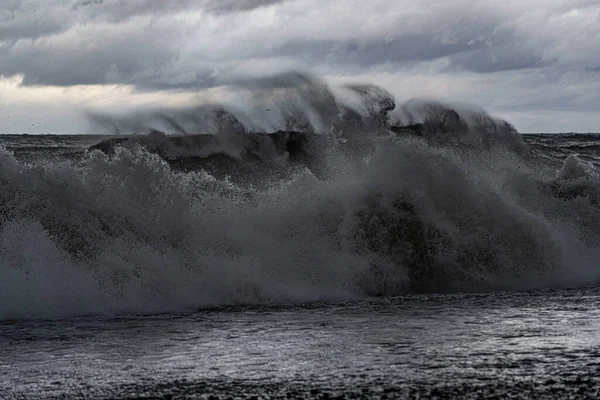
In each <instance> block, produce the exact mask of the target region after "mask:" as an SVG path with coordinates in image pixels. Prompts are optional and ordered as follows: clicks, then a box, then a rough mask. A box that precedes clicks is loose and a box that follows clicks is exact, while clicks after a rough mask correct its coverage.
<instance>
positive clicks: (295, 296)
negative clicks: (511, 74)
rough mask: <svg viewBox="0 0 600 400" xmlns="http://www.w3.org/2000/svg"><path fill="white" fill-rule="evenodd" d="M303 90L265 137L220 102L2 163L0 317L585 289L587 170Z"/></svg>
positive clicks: (477, 127)
mask: <svg viewBox="0 0 600 400" xmlns="http://www.w3.org/2000/svg"><path fill="white" fill-rule="evenodd" d="M295 79H300V78H298V77H296V78H295ZM307 82H308V83H307ZM302 85H307V86H306V87H305V86H302ZM280 86H282V85H280ZM300 86H302V88H303V89H301V90H300V89H298V87H297V86H291V87H287V86H286V88H285V89H286V90H291V91H292V93H293V95H292V98H293V102H292V103H293V104H294V106H293V107H292V106H289V107H288V106H286V107H288V108H286V110H287V111H286V112H287V114H286V113H285V112H283V111H281V115H280V116H279V117H278V118H279V119H278V120H277V121H279V122H282V121H284V122H285V121H287V122H285V123H283V122H282V124H280V125H278V123H279V122H278V123H275V122H273V124H271V125H268V126H267V125H264V126H262V128H264V129H258V128H260V126H259V125H260V124H259V122H257V121H260V118H258V117H255V116H253V117H252V118H250V117H248V115H251V113H246V114H245V115H246V117H247V118H246V119H244V118H242V117H241V116H240V115H241V114H240V113H236V112H233V111H228V110H226V107H221V108H219V109H218V112H217V111H214V110H212V111H211V112H210V113H208V114H207V113H200V114H194V113H192V112H191V110H184V111H179V112H172V114H171V115H169V116H167V117H166V118H165V115H166V114H164V113H163V114H160V115H159V114H153V113H149V114H144V115H142V116H140V115H136V116H133V117H129V119H128V118H124V117H122V118H121V119H118V118H115V119H111V118H112V117H110V116H106V115H105V116H98V115H96V116H95V119H96V120H97V121H103V123H104V124H111V125H112V126H113V128H114V127H117V128H118V129H119V130H120V131H121V132H122V131H123V130H125V129H124V127H129V128H131V127H134V128H135V130H140V129H141V130H143V131H145V132H150V131H152V130H155V131H153V132H152V133H151V134H149V135H138V136H128V137H117V138H112V139H107V140H106V141H103V142H101V143H99V144H97V145H95V146H92V147H91V148H90V149H88V150H85V151H82V152H81V153H78V154H75V155H73V154H70V155H69V157H63V158H60V157H59V158H56V157H55V158H39V157H38V158H27V157H24V158H23V157H18V156H17V155H16V154H14V153H13V152H11V151H9V150H6V149H4V150H2V151H0V185H1V186H2V191H1V192H0V319H2V318H3V319H7V318H17V319H18V318H54V317H65V316H75V315H90V314H93V315H97V314H101V315H112V314H118V313H156V312H171V311H191V310H197V309H199V308H203V307H212V306H228V305H237V304H262V303H297V302H314V301H339V300H348V299H357V298H362V297H366V296H395V295H403V294H409V293H430V292H453V291H485V290H505V289H531V288H538V287H549V286H558V285H587V284H594V283H595V282H596V281H597V278H598V261H597V260H598V259H599V258H598V256H599V255H600V254H599V252H598V248H599V247H598V244H599V243H600V228H599V227H600V208H599V202H598V199H599V198H600V197H599V196H600V185H599V181H598V178H597V175H596V172H595V169H594V166H592V165H589V164H587V163H585V162H583V161H581V160H579V159H578V158H577V157H575V156H572V157H569V158H568V159H567V160H566V161H565V163H564V165H563V166H562V168H561V169H560V171H557V170H556V169H551V168H547V167H544V166H543V165H542V163H541V161H540V160H539V159H538V158H536V157H535V155H533V154H532V153H530V152H529V150H528V149H527V147H526V146H525V144H524V143H523V141H522V139H521V137H520V136H519V135H518V134H517V133H516V131H514V128H512V127H511V126H510V125H509V124H507V123H505V122H503V121H498V120H495V119H493V118H491V117H489V116H487V114H485V113H483V112H478V113H475V114H472V115H467V114H468V113H467V114H464V113H463V114H461V113H460V112H457V111H454V110H452V109H450V108H448V107H447V106H441V105H440V104H435V103H421V104H420V105H419V106H418V107H417V108H415V105H414V104H412V105H410V107H405V108H404V109H402V106H401V107H400V110H401V114H402V115H404V118H405V119H404V120H399V119H396V120H394V118H393V115H392V117H390V115H388V114H389V113H390V111H392V110H393V108H394V107H393V99H391V97H389V96H387V95H385V91H383V90H381V89H378V88H375V87H370V86H364V87H353V88H350V89H348V90H351V91H353V93H354V95H355V96H356V97H355V99H354V103H353V104H354V105H352V106H351V105H349V104H351V103H352V102H351V101H350V100H348V101H347V103H346V105H344V104H342V101H341V100H339V99H338V98H337V97H336V96H337V95H334V94H333V92H332V90H330V89H328V88H327V87H326V86H324V85H323V84H321V83H318V84H317V83H315V82H313V81H310V80H308V81H305V80H300ZM315 88H316V89H315ZM279 89H280V88H277V90H279ZM265 90H266V89H265V88H261V93H262V94H261V95H263V96H266V94H265V93H266V92H264V91H265ZM315 90H316V91H317V92H318V93H320V94H319V95H318V96H316V97H311V96H313V91H315ZM298 93H300V94H298ZM288 94H289V93H288ZM272 95H273V96H275V97H277V96H279V95H280V93H276V94H272ZM267 97H269V96H267ZM269 98H271V97H269ZM356 99H359V100H356ZM365 99H368V101H367V100H365ZM253 101H255V100H253ZM262 101H263V102H265V101H266V100H264V99H263V100H262ZM369 102H371V103H372V104H371V106H369V105H368V104H369ZM359 103H360V104H362V106H360V107H359V106H357V104H359ZM253 104H256V103H253ZM261 104H262V103H261ZM280 104H283V103H280ZM361 107H362V108H361ZM284 108H285V107H284ZM416 109H418V110H419V111H415V110H416ZM290 110H292V111H293V112H290ZM203 112H204V111H203ZM278 113H279V111H278ZM319 113H320V114H319ZM473 113H474V112H473ZM194 115H195V116H194ZM207 115H208V116H209V117H207ZM191 116H194V117H191ZM223 118H225V119H226V120H227V121H228V125H227V126H226V127H224V126H223V125H220V126H219V125H218V124H220V123H222V122H223ZM133 120H135V121H136V123H135V124H134V123H132V121H133ZM199 121H202V123H207V124H208V125H202V124H200V122H199ZM207 121H209V122H210V123H208V122H207ZM277 121H276V122H277ZM290 121H294V123H299V125H293V124H292V123H291V122H290ZM299 121H300V122H299ZM211 124H212V125H211ZM215 124H216V125H215ZM165 125H168V126H166V127H165ZM169 126H170V127H171V131H169V129H168V127H169ZM211 126H212V127H213V128H215V127H216V128H215V131H213V132H211V133H212V135H196V134H197V133H199V132H201V131H202V129H205V128H206V127H211ZM174 127H178V128H174ZM161 129H162V130H163V131H165V130H166V131H167V132H169V133H176V134H177V133H178V134H179V135H178V136H175V137H174V136H169V135H166V134H164V133H161V132H158V131H157V130H161ZM183 133H185V135H183Z"/></svg>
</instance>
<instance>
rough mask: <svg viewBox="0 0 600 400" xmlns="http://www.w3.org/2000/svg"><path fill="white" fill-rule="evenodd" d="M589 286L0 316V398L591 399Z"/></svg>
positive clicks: (597, 312) (593, 311)
mask: <svg viewBox="0 0 600 400" xmlns="http://www.w3.org/2000/svg"><path fill="white" fill-rule="evenodd" d="M598 332H600V289H597V288H589V289H573V290H552V291H536V292H517V293H491V294H455V295H439V296H413V297H400V298H390V299H380V300H368V301H360V302H350V303H343V304H332V305H326V304H320V305H311V306H305V307H283V306H282V307H269V308H266V307H256V308H231V309H215V310H207V311H201V312H198V313H195V314H178V315H177V314H173V315H158V316H148V317H131V318H128V317H121V318H114V319H104V318H103V319H98V318H82V319H74V320H67V321H19V322H3V323H0V348H2V353H1V356H0V398H3V399H20V398H23V399H29V398H88V399H94V398H131V397H141V398H157V397H158V398H170V397H171V396H172V397H174V398H190V397H191V398H209V397H210V396H213V398H214V396H217V397H218V398H260V396H263V397H269V398H315V397H317V398H331V397H336V396H338V398H339V397H340V396H341V398H453V397H461V398H494V397H495V398H509V397H510V398H532V399H533V398H535V399H540V398H553V399H554V398H569V397H570V396H571V397H572V398H597V396H598V393H599V391H600V335H599V334H598Z"/></svg>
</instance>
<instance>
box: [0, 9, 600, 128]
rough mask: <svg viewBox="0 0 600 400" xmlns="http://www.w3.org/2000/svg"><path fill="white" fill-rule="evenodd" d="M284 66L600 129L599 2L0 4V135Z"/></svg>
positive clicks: (166, 102)
mask: <svg viewBox="0 0 600 400" xmlns="http://www.w3.org/2000/svg"><path fill="white" fill-rule="evenodd" d="M290 70H294V71H302V72H304V71H306V72H310V73H313V74H316V75H318V76H320V77H321V78H323V79H325V80H326V81H328V82H330V83H331V85H338V84H344V83H373V84H377V85H380V86H382V87H384V88H386V89H387V90H388V91H390V92H391V93H392V94H393V95H394V96H395V97H396V99H397V100H398V102H402V101H405V100H409V99H411V98H415V97H416V98H430V99H440V100H445V101H458V102H461V103H465V102H466V103H471V104H474V105H477V106H479V107H483V108H485V109H486V110H488V111H489V112H490V113H492V114H494V115H496V116H498V117H501V118H504V119H507V120H508V121H510V122H512V123H514V124H515V126H516V127H517V129H519V130H520V131H522V132H557V131H559V132H560V131H600V1H599V2H597V1H592V0H528V1H524V0H453V1H446V0H369V1H366V0H337V1H336V0H289V1H281V0H173V1H166V0H0V134H1V133H79V132H82V133H85V130H86V129H88V128H87V125H86V124H85V118H84V117H83V115H84V112H83V111H84V110H89V109H98V110H104V109H109V110H119V109H125V108H127V109H131V108H135V109H144V108H149V107H159V106H160V107H184V106H186V105H189V104H192V103H194V102H198V101H207V99H210V100H212V101H219V99H220V97H219V96H220V94H221V92H222V89H223V88H226V87H228V85H230V84H232V83H234V82H237V81H239V80H240V79H245V78H254V77H258V78H260V77H263V76H268V75H271V74H276V73H280V72H285V71H290ZM200 99H201V100H200Z"/></svg>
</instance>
